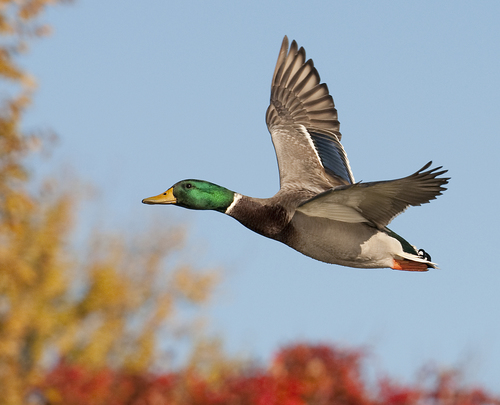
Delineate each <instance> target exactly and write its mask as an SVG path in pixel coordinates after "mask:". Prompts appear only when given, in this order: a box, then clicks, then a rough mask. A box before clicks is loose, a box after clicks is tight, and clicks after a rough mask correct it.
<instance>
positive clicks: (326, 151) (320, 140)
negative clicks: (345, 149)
mask: <svg viewBox="0 0 500 405" xmlns="http://www.w3.org/2000/svg"><path fill="white" fill-rule="evenodd" d="M310 134H311V138H312V140H313V142H314V146H316V150H317V151H318V155H319V157H320V159H321V162H322V163H323V166H324V167H325V169H326V171H327V173H328V172H329V174H333V175H335V176H338V177H341V178H342V179H344V180H345V181H347V182H348V183H350V184H352V181H351V178H350V176H349V171H348V170H347V168H346V164H345V162H344V159H343V157H342V152H341V151H339V149H338V148H337V146H336V145H335V143H333V142H332V140H331V138H329V137H327V136H326V135H322V134H318V133H316V132H310Z"/></svg>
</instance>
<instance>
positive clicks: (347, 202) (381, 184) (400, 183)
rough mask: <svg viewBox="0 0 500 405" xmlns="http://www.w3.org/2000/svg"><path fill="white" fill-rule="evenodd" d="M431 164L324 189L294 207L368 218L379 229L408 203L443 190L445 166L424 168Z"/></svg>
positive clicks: (332, 215)
mask: <svg viewBox="0 0 500 405" xmlns="http://www.w3.org/2000/svg"><path fill="white" fill-rule="evenodd" d="M431 164H432V162H429V163H427V164H426V165H425V166H424V167H422V168H421V169H420V170H418V171H417V172H415V173H413V174H412V175H410V176H407V177H404V178H401V179H397V180H389V181H377V182H371V183H356V184H353V185H348V186H340V187H338V188H335V189H332V190H329V191H325V192H324V193H321V194H319V195H317V196H315V197H313V198H311V199H310V200H308V201H306V202H304V203H303V204H302V205H300V206H299V208H297V211H301V212H303V213H305V214H307V215H310V216H320V217H324V218H329V219H333V220H336V221H343V222H369V223H372V224H373V225H374V226H376V227H378V228H381V229H382V228H384V227H386V226H387V225H388V224H389V223H390V222H391V221H392V220H393V219H394V217H396V216H397V215H399V214H400V213H402V212H403V211H404V210H405V209H406V208H408V207H409V206H410V205H412V206H418V205H421V204H425V203H428V202H429V201H430V200H433V199H435V198H436V197H437V196H438V195H441V194H442V192H443V191H444V190H446V188H445V187H444V185H445V184H447V183H448V180H449V177H439V176H442V175H443V174H444V173H446V172H447V170H440V169H441V166H440V167H436V168H434V169H430V170H427V169H428V168H429V167H430V165H431ZM339 206H342V207H343V208H339Z"/></svg>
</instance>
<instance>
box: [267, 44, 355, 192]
mask: <svg viewBox="0 0 500 405" xmlns="http://www.w3.org/2000/svg"><path fill="white" fill-rule="evenodd" d="M266 123H267V126H268V128H269V132H270V133H271V137H272V139H273V144H274V147H275V150H276V155H277V158H278V166H279V170H280V182H281V187H282V188H283V187H293V188H297V187H303V188H306V189H311V190H315V191H317V190H320V191H324V190H327V189H330V188H332V187H335V186H339V185H347V184H352V183H354V177H353V175H352V171H351V168H350V165H349V160H348V159H347V155H346V153H345V151H344V148H343V146H342V144H341V143H340V140H341V137H342V135H341V134H340V132H339V127H340V124H339V121H338V119H337V110H336V109H335V104H334V102H333V99H332V96H331V95H330V94H329V92H328V87H327V85H326V84H325V83H320V76H319V74H318V71H317V70H316V68H315V67H314V63H313V61H312V60H311V59H309V60H306V52H305V50H304V48H302V47H301V48H300V49H299V47H298V45H297V43H296V42H295V41H292V43H291V45H290V47H289V46H288V38H287V37H286V36H285V38H284V39H283V43H282V45H281V49H280V53H279V56H278V61H277V63H276V67H275V69H274V75H273V80H272V85H271V102H270V105H269V108H268V109H267V113H266ZM333 151H335V152H333ZM285 160H286V161H285Z"/></svg>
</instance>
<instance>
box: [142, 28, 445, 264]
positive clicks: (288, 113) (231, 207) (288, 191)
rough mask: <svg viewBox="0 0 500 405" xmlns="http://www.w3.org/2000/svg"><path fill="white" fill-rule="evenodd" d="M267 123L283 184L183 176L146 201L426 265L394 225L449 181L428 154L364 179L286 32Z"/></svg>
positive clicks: (314, 247)
mask: <svg viewBox="0 0 500 405" xmlns="http://www.w3.org/2000/svg"><path fill="white" fill-rule="evenodd" d="M266 123H267V127H268V129H269V132H270V133H271V138H272V141H273V144H274V148H275V151H276V156H277V160H278V167H279V175H280V190H279V191H278V192H277V193H276V195H275V196H274V197H271V198H253V197H248V196H245V195H242V194H239V193H237V192H234V191H231V190H228V189H227V188H224V187H221V186H218V185H216V184H213V183H209V182H207V181H203V180H182V181H180V182H178V183H176V184H174V185H173V186H172V187H171V188H169V189H168V190H167V191H166V192H164V193H162V194H160V195H157V196H155V197H150V198H145V199H144V200H142V202H143V203H144V204H175V205H179V206H181V207H184V208H190V209H195V210H215V211H219V212H222V213H224V214H226V215H229V216H231V217H233V218H235V219H236V220H238V221H239V222H241V223H242V224H243V225H244V226H246V227H247V228H249V229H251V230H252V231H254V232H257V233H259V234H261V235H263V236H266V237H268V238H271V239H275V240H277V241H280V242H283V243H284V244H286V245H288V246H290V247H291V248H293V249H295V250H297V251H299V252H301V253H303V254H304V255H306V256H309V257H312V258H314V259H317V260H320V261H323V262H326V263H333V264H339V265H342V266H350V267H357V268H384V267H388V268H392V269H396V270H410V271H426V270H428V268H436V264H435V263H433V262H432V261H431V258H430V256H429V255H428V254H427V253H426V252H425V251H424V250H422V249H420V250H417V248H415V247H414V246H413V245H411V244H410V243H408V242H407V241H406V240H405V239H403V238H402V237H401V236H399V235H397V234H396V233H394V232H393V231H391V230H390V229H388V228H387V225H388V224H389V223H390V222H391V220H392V219H393V218H394V217H395V216H397V215H398V214H400V213H401V212H403V211H404V210H405V209H406V208H407V207H409V206H410V205H413V206H418V205H421V204H424V203H427V202H429V201H430V200H433V199H435V198H436V197H437V196H438V195H440V194H441V193H442V191H444V190H446V188H445V187H443V186H444V185H445V184H447V183H448V180H449V178H445V177H440V176H442V175H443V174H444V173H446V172H447V171H446V170H440V169H441V168H442V167H436V168H433V169H429V167H430V165H431V163H432V162H429V163H427V164H426V165H425V166H424V167H422V168H421V169H420V170H418V171H417V172H415V173H413V174H412V175H410V176H407V177H404V178H400V179H397V180H389V181H376V182H367V183H363V182H358V183H356V182H355V181H354V176H353V174H352V171H351V167H350V165H349V160H348V159H347V155H346V152H345V151H344V148H343V146H342V144H341V143H340V141H341V137H342V136H341V134H340V132H339V126H340V124H339V121H338V119H337V110H336V109H335V105H334V103H333V99H332V97H331V96H330V94H329V92H328V87H327V85H326V84H325V83H321V82H320V77H319V74H318V72H317V70H316V68H315V67H314V64H313V61H312V60H311V59H309V60H306V53H305V50H304V48H302V47H301V48H300V49H299V48H298V45H297V43H296V42H295V41H293V42H292V44H291V46H290V48H289V46H288V38H287V37H286V36H285V38H284V39H283V43H282V45H281V49H280V52H279V56H278V62H277V63H276V68H275V70H274V75H273V80H272V85H271V102H270V105H269V108H268V109H267V113H266Z"/></svg>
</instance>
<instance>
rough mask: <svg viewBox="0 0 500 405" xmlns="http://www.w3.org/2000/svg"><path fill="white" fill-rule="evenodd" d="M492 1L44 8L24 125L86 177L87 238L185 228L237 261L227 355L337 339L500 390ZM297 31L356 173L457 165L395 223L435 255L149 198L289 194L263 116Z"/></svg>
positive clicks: (195, 252)
mask: <svg viewBox="0 0 500 405" xmlns="http://www.w3.org/2000/svg"><path fill="white" fill-rule="evenodd" d="M499 15H500V4H499V3H498V2H496V1H480V2H466V1H439V2H435V1H427V0H424V1H419V2H396V1H377V2H368V1H314V0H313V1H309V2H299V1H289V2H285V1H275V2H268V1H253V2H203V1H191V2H166V1H160V0H151V1H148V2H138V1H136V2H123V1H116V0H109V1H96V0H89V1H83V0H82V1H78V2H75V3H73V4H71V5H68V6H63V7H61V6H58V7H56V8H53V9H49V10H48V12H47V14H46V18H45V19H46V21H47V22H48V23H49V24H51V26H52V28H53V34H52V36H51V37H49V38H48V39H45V40H44V41H41V42H39V43H37V44H36V46H35V47H33V49H32V50H31V53H30V54H29V55H26V56H25V57H23V60H22V64H23V65H25V66H28V67H29V70H30V72H31V73H32V74H33V75H34V76H35V77H36V78H37V82H38V90H37V93H36V96H35V98H34V104H33V106H32V107H31V109H30V110H29V114H28V116H27V119H26V120H25V125H26V127H27V128H28V129H30V128H48V129H51V130H54V131H55V132H56V133H57V134H58V136H59V141H58V143H57V146H56V147H55V149H54V152H53V154H52V157H51V158H50V159H49V160H44V159H39V160H37V161H36V171H37V173H39V174H44V173H58V174H61V175H67V173H68V172H70V173H71V172H74V173H77V174H78V176H79V178H80V179H83V183H88V184H92V185H93V189H94V191H95V196H94V198H93V199H92V200H91V201H90V202H83V205H82V208H81V217H80V225H79V228H78V230H79V231H78V235H85V233H86V232H87V231H88V230H89V229H90V228H92V227H94V226H96V225H99V226H100V227H104V228H106V227H109V228H113V227H117V226H118V227H122V228H123V229H126V230H127V231H131V232H137V233H140V231H141V230H143V229H146V228H147V226H146V224H150V223H152V222H158V223H162V224H170V223H175V224H187V226H188V228H189V246H190V252H191V253H190V255H191V260H192V261H194V262H196V263H201V264H203V265H204V266H220V267H222V268H224V272H223V282H222V284H220V285H219V287H218V290H217V293H216V296H215V301H214V302H213V304H212V305H211V306H210V308H209V310H208V325H209V329H210V330H211V332H212V333H213V334H216V335H220V336H221V338H222V339H223V342H224V348H225V350H226V351H227V352H229V353H235V354H240V353H246V354H249V355H251V356H253V357H254V358H257V359H262V360H266V359H268V358H269V356H270V355H271V353H273V352H274V351H275V350H276V349H277V347H279V346H281V345H283V344H287V343H289V342H294V341H298V340H300V341H308V342H340V343H342V344H345V345H353V346H365V347H367V348H368V349H369V350H370V352H371V353H372V356H373V358H374V359H375V361H374V363H375V364H376V367H380V368H383V369H385V370H387V371H388V372H389V373H391V374H392V375H396V376H398V377H400V378H401V379H402V380H403V381H404V380H405V379H411V378H413V377H414V373H415V370H416V369H418V367H420V366H421V365H422V364H425V363H426V362H429V361H432V362H435V363H436V364H440V365H443V366H459V367H463V369H464V370H465V372H466V376H467V379H468V380H469V381H471V382H477V383H480V384H483V385H484V386H486V387H488V388H490V389H491V390H493V391H495V392H498V387H500V362H499V361H498V360H499V359H500V322H499V318H498V310H499V307H500V298H499V293H498V291H499V286H500V269H499V267H500V266H499V264H498V259H497V256H498V235H497V233H498V232H497V230H498V225H499V214H498V207H497V206H498V204H497V201H498V198H499V192H498V187H497V185H496V179H497V177H498V175H499V174H500V164H499V160H498V158H497V152H498V149H499V147H500V141H499V139H500V138H499V136H498V131H499V130H498V108H499V106H500V96H499V94H500V86H499V83H500V81H499V73H498V72H499V71H500V63H499V62H500V49H499V43H500V41H499V40H500V26H499V24H498V16H499ZM285 34H286V35H288V36H289V38H290V40H292V39H295V40H297V42H298V44H299V46H304V47H305V49H306V53H307V56H308V57H310V58H313V60H314V62H315V66H316V67H317V69H318V71H319V73H320V75H321V79H322V81H324V82H326V83H327V84H328V86H329V89H330V92H331V94H332V96H333V98H334V101H335V103H336V106H337V108H338V111H339V120H340V122H341V132H342V134H343V145H344V147H345V149H346V151H347V154H348V156H349V159H350V162H351V167H352V169H353V172H354V175H355V178H356V180H358V181H359V180H365V181H370V180H384V179H392V178H397V177H402V176H405V175H408V174H410V173H413V172H414V171H416V170H417V169H419V168H420V167H421V166H423V165H424V164H425V163H426V162H427V161H429V160H433V161H434V163H435V164H436V165H443V166H444V167H445V168H446V169H448V170H449V174H450V176H451V178H452V179H451V181H450V184H449V190H448V191H446V192H445V193H444V195H443V196H441V197H439V198H438V199H437V200H436V201H433V202H432V203H431V204H428V205H425V206H423V207H418V208H411V209H410V210H408V211H407V212H405V213H404V214H403V215H401V216H400V217H398V218H397V219H395V220H394V222H393V223H392V226H391V228H392V229H394V230H395V231H396V232H397V233H399V234H401V235H402V236H403V237H405V238H406V239H408V240H409V241H410V242H411V243H413V244H415V245H417V246H418V247H422V248H425V249H426V250H427V251H428V252H429V253H430V254H431V255H432V259H433V260H434V261H435V262H437V263H438V264H439V265H440V269H439V270H434V271H430V272H428V273H417V274H412V273H407V272H397V271H392V270H389V269H382V270H359V269H350V268H344V267H340V266H334V265H328V264H324V263H320V262H316V261H314V260H312V259H310V258H307V257H305V256H302V255H301V254H299V253H297V252H295V251H293V250H291V249H290V248H288V247H286V246H284V245H281V244H279V243H278V242H275V241H271V240H267V239H264V238H262V237H260V236H259V235H257V234H254V233H252V232H250V231H249V230H247V229H245V228H243V227H242V226H241V225H240V224H238V223H237V222H236V221H234V220H232V219H231V218H228V217H224V216H223V215H220V214H218V213H214V212H194V211H187V210H184V209H182V208H178V207H162V206H153V207H151V206H146V205H142V204H141V199H142V198H144V197H148V196H151V195H156V194H158V193H160V192H163V191H164V190H166V189H167V188H168V187H170V186H171V185H172V184H173V183H175V182H177V181H178V180H181V179H184V178H201V179H206V180H209V181H212V182H215V183H217V184H220V185H223V186H225V187H227V188H230V189H232V190H235V191H238V192H240V193H243V194H247V195H251V196H255V197H266V196H271V195H273V194H274V193H275V192H276V191H277V190H278V187H279V180H278V171H277V165H276V159H275V154H274V150H273V147H272V143H271V139H270V136H269V134H268V132H267V128H266V125H265V121H264V115H265V111H266V108H267V105H268V100H269V89H270V81H271V76H272V72H273V69H274V65H275V62H276V59H277V55H278V51H279V47H280V44H281V41H282V38H283V36H284V35H285ZM70 177H71V176H70ZM78 235H77V236H78ZM151 237H154V236H153V235H152V236H151ZM82 238H83V236H82ZM75 243H78V237H77V238H76V242H75Z"/></svg>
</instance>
